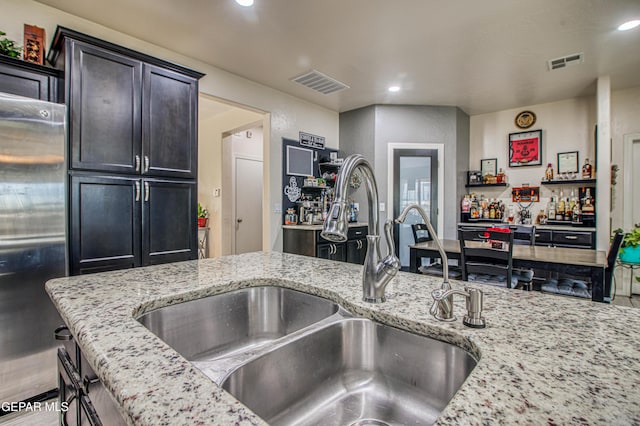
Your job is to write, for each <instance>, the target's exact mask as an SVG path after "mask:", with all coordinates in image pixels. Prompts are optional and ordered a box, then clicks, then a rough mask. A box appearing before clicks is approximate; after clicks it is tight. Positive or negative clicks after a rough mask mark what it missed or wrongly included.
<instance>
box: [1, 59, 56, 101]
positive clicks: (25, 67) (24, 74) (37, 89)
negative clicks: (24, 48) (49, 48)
mask: <svg viewBox="0 0 640 426" xmlns="http://www.w3.org/2000/svg"><path fill="white" fill-rule="evenodd" d="M60 77H61V73H60V71H59V70H56V69H54V68H49V67H45V66H42V65H38V64H34V63H31V62H26V61H22V60H20V59H15V58H11V57H9V56H5V55H0V92H3V93H9V94H11V95H18V96H24V97H27V98H33V99H40V100H42V101H49V102H58V79H59V78H60Z"/></svg>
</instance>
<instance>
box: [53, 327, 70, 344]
mask: <svg viewBox="0 0 640 426" xmlns="http://www.w3.org/2000/svg"><path fill="white" fill-rule="evenodd" d="M65 331H66V333H63V332H65ZM53 337H55V339H56V340H65V341H69V340H73V335H72V334H71V332H70V331H69V327H67V326H66V325H61V326H60V327H58V328H56V329H55V330H54V331H53Z"/></svg>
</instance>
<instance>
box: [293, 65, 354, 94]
mask: <svg viewBox="0 0 640 426" xmlns="http://www.w3.org/2000/svg"><path fill="white" fill-rule="evenodd" d="M291 81H293V82H295V83H298V84H302V85H303V86H306V87H308V88H309V89H313V90H315V91H316V92H320V93H322V94H323V95H328V94H329V93H335V92H338V91H340V90H344V89H348V88H349V86H347V85H346V84H344V83H341V82H339V81H338V80H336V79H334V78H331V77H329V76H328V75H325V74H322V73H321V72H320V71H316V70H311V71H309V72H308V73H305V74H302V75H299V76H298V77H294V78H292V79H291Z"/></svg>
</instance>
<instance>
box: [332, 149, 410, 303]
mask: <svg viewBox="0 0 640 426" xmlns="http://www.w3.org/2000/svg"><path fill="white" fill-rule="evenodd" d="M362 180H364V183H365V186H366V189H367V206H368V210H369V234H368V235H367V254H366V256H365V260H364V269H363V272H362V292H363V296H362V300H364V301H365V302H369V303H382V302H384V301H385V296H384V291H385V288H386V287H387V284H388V283H389V282H390V281H391V279H393V277H395V275H396V273H397V272H398V270H399V269H400V259H398V258H397V257H396V255H395V248H394V243H393V229H392V226H393V223H392V222H391V221H390V220H389V221H387V222H386V223H385V225H384V233H385V239H386V242H387V248H388V250H387V251H388V255H387V256H386V257H385V258H384V259H382V260H380V259H381V257H382V256H381V255H380V233H379V232H380V231H379V219H378V185H377V183H376V179H375V176H374V175H373V169H372V168H371V165H370V164H369V162H368V161H367V160H365V158H364V157H363V156H362V155H360V154H354V155H350V156H348V157H347V158H345V160H344V163H343V165H342V168H341V169H340V172H339V173H338V178H337V181H336V186H335V199H334V201H333V203H332V204H331V208H330V209H329V214H328V215H327V220H325V222H324V226H323V229H322V233H321V235H322V237H323V238H325V239H327V240H329V241H334V242H343V241H346V240H347V232H348V228H349V224H348V213H349V202H348V194H347V192H348V190H349V187H351V188H352V189H354V190H356V189H358V188H359V187H360V184H361V183H362V182H361V181H362Z"/></svg>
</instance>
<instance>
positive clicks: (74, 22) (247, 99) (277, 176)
mask: <svg viewBox="0 0 640 426" xmlns="http://www.w3.org/2000/svg"><path fill="white" fill-rule="evenodd" d="M0 10H1V11H2V12H1V13H0V28H1V29H2V30H3V31H5V32H6V33H7V35H8V37H9V38H13V39H15V40H16V41H18V42H19V43H20V44H22V43H21V40H22V34H23V24H24V23H28V24H32V25H37V26H39V27H44V28H45V30H46V37H47V38H46V45H47V46H48V45H49V43H50V40H51V38H52V37H53V34H54V32H55V29H56V26H57V25H62V26H65V27H68V28H72V29H74V30H77V31H80V32H83V33H86V34H89V35H92V36H95V37H98V38H101V39H104V40H107V41H110V42H112V43H116V44H120V45H122V46H125V47H128V48H131V49H135V50H137V51H140V52H143V53H147V54H149V55H153V56H156V57H158V58H161V59H165V60H168V61H171V62H175V63H178V64H180V65H184V66H186V67H190V68H193V69H196V70H198V71H200V72H203V73H205V74H206V76H205V77H203V78H202V80H200V91H201V92H203V93H207V94H210V95H212V96H215V97H218V98H221V99H228V100H231V101H234V102H237V103H239V104H242V105H247V106H250V107H253V108H256V109H259V110H262V111H265V112H269V113H270V117H271V120H270V123H269V126H268V129H267V130H265V131H266V132H267V134H268V139H269V141H270V143H269V150H268V151H266V152H265V153H264V158H265V162H266V163H268V164H269V167H268V168H265V169H266V170H265V178H266V179H265V181H268V182H269V186H268V188H266V192H267V196H268V199H269V201H270V203H269V206H268V207H269V209H270V214H269V218H268V220H267V221H268V222H269V227H268V230H267V231H266V232H267V235H266V236H267V238H268V239H267V241H268V243H269V247H270V248H271V249H275V250H281V249H282V230H281V226H280V225H281V222H282V220H281V217H282V215H281V213H277V214H276V213H274V211H273V210H274V205H275V204H280V203H281V190H282V183H281V182H280V180H281V168H282V164H281V163H282V153H281V151H282V138H283V137H287V138H291V139H297V138H298V132H299V131H301V130H302V131H305V132H309V133H313V134H316V135H322V136H324V137H325V138H326V144H327V146H328V147H331V148H337V147H338V113H336V112H334V111H331V110H328V109H326V108H322V107H319V106H317V105H314V104H311V103H309V102H307V101H303V100H300V99H298V98H294V97H292V96H289V95H287V94H285V93H283V92H279V91H277V90H274V89H271V88H268V87H266V86H263V85H261V84H258V83H255V82H253V81H250V80H247V79H244V78H242V77H239V76H236V75H234V74H231V73H229V72H226V71H223V70H221V69H219V68H216V67H213V66H211V65H208V64H206V63H204V62H201V61H199V60H198V59H197V58H189V57H186V56H183V55H181V54H179V53H176V52H173V51H171V50H168V49H165V48H163V47H161V46H157V45H154V44H151V43H147V42H145V41H142V40H139V39H136V38H133V37H130V36H128V35H126V34H124V33H120V32H118V31H115V30H112V29H110V28H107V27H104V26H101V25H98V24H96V23H93V22H91V21H87V20H85V19H82V18H79V17H77V16H75V15H71V14H68V13H65V12H62V11H60V10H58V9H54V8H51V7H48V6H45V5H42V4H40V3H36V2H35V1H33V0H0Z"/></svg>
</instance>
